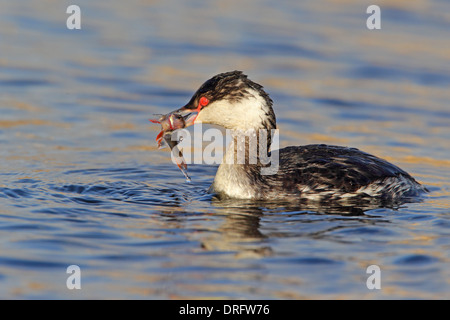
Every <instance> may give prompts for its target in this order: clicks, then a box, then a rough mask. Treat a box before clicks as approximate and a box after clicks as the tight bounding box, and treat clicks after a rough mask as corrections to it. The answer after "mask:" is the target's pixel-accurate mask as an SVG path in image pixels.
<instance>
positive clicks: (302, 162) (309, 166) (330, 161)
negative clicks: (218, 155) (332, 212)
mask: <svg viewBox="0 0 450 320" xmlns="http://www.w3.org/2000/svg"><path fill="white" fill-rule="evenodd" d="M272 104H273V102H272V100H271V99H270V97H269V95H268V94H267V93H266V92H265V91H264V90H263V87H262V86H261V85H259V84H257V83H255V82H253V81H251V80H249V79H248V78H247V76H246V75H244V74H243V73H242V72H240V71H232V72H227V73H221V74H218V75H216V76H214V77H213V78H211V79H209V80H208V81H206V82H205V83H204V84H203V85H202V86H201V87H200V88H199V89H198V90H197V92H196V93H195V94H194V95H193V97H192V98H191V100H190V101H189V103H188V104H186V105H185V106H184V107H182V108H181V109H179V110H176V111H174V113H176V114H177V115H178V116H182V117H183V118H184V120H185V121H184V124H183V125H185V126H189V125H193V124H195V123H199V122H203V123H209V124H216V125H220V126H222V127H225V128H226V129H230V130H231V131H232V133H233V134H232V135H233V140H232V143H231V145H230V146H229V147H228V148H227V152H226V155H225V156H224V161H223V163H222V164H220V166H219V168H218V170H217V174H216V177H215V179H214V182H213V184H212V186H211V188H210V190H211V191H212V192H214V193H216V194H218V195H219V196H222V197H229V198H238V199H258V200H274V199H292V200H294V199H302V200H317V201H322V200H346V199H353V198H355V199H358V198H377V199H385V200H399V199H402V198H405V197H411V196H416V195H419V194H420V193H422V192H425V191H426V189H425V188H424V187H422V186H421V185H420V184H419V183H418V182H417V181H416V180H415V179H414V178H413V177H411V176H410V175H409V174H408V173H407V172H405V171H403V170H402V169H400V168H398V167H397V166H395V165H393V164H391V163H389V162H387V161H386V160H383V159H380V158H378V157H375V156H373V155H370V154H368V153H365V152H363V151H360V150H358V149H355V148H347V147H339V146H329V145H323V144H321V145H307V146H299V147H287V148H283V149H280V150H272V151H270V145H271V143H270V142H271V137H272V131H273V130H274V129H276V118H275V113H274V111H273V108H272ZM249 131H253V132H254V135H255V136H257V137H261V135H260V134H261V132H263V131H264V132H266V137H267V139H260V138H257V140H256V141H257V146H258V150H260V149H261V150H263V151H265V153H266V154H267V153H270V158H271V159H272V161H273V160H274V159H275V160H276V162H277V166H276V170H272V171H269V173H267V172H265V171H264V170H266V169H267V168H268V167H270V166H271V163H267V162H264V161H262V160H263V159H261V158H260V153H259V152H257V153H256V154H253V160H254V161H251V160H250V159H251V158H252V155H250V154H249V153H250V151H247V153H246V154H245V157H244V161H243V162H242V161H241V162H237V161H235V160H236V158H237V157H238V149H239V148H238V147H237V145H238V144H237V142H236V141H237V140H239V139H244V141H246V142H245V144H244V145H245V146H246V147H247V149H248V145H249V142H248V140H245V139H248V132H249ZM246 137H247V138H246ZM266 140H267V141H266ZM233 160H234V161H233Z"/></svg>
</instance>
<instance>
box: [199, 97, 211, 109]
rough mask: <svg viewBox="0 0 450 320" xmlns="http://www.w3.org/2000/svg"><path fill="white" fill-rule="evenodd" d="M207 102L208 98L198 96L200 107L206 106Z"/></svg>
mask: <svg viewBox="0 0 450 320" xmlns="http://www.w3.org/2000/svg"><path fill="white" fill-rule="evenodd" d="M208 103H209V100H208V98H207V97H201V98H200V102H199V104H200V105H201V106H202V107H205V106H207V105H208Z"/></svg>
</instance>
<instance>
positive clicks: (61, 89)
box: [0, 0, 450, 299]
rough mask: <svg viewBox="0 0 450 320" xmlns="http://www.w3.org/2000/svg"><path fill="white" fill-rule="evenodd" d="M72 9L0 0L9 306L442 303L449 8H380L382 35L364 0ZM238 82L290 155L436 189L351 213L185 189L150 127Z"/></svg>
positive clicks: (3, 250)
mask: <svg viewBox="0 0 450 320" xmlns="http://www.w3.org/2000/svg"><path fill="white" fill-rule="evenodd" d="M70 4H72V3H69V2H68V1H59V2H58V4H55V3H54V2H53V1H40V2H39V3H34V4H33V3H30V2H29V1H11V2H9V3H4V4H2V10H1V14H0V43H1V50H0V90H1V95H0V156H1V161H0V297H1V298H10V299H36V298H44V299H56V298H82V299H89V298H137V299H180V298H194V299H197V298H225V299H303V298H308V299H310V298H318V299H324V298H333V299H334V298H357V299H360V298H371V299H381V298H384V299H385V298H388V299H403V298H419V299H420V298H431V299H442V298H445V299H448V298H450V274H449V271H448V265H449V261H450V256H449V252H450V250H449V249H450V241H449V239H450V237H449V234H450V216H449V213H450V182H449V181H450V179H449V178H450V173H449V172H450V160H449V159H450V151H449V148H448V141H449V140H450V125H449V124H450V109H449V105H448V104H449V101H450V90H449V85H450V42H449V41H448V39H449V38H450V34H449V30H450V15H449V13H450V6H449V4H448V2H447V1H439V0H434V1H415V2H414V3H405V2H403V1H385V2H381V3H380V6H381V9H382V29H381V30H375V31H369V30H368V29H367V28H366V19H367V17H368V15H367V14H366V13H365V11H366V8H367V6H369V5H370V4H372V3H369V2H367V3H365V1H362V2H361V1H346V2H345V3H342V4H341V3H340V4H337V3H336V2H334V1H315V2H313V3H300V2H298V1H278V2H276V5H275V3H272V2H269V1H246V2H245V3H243V2H242V1H220V2H214V3H208V4H206V3H204V2H198V1H190V2H185V1H184V2H183V1H127V2H123V1H108V2H107V3H104V4H103V3H102V4H100V3H92V2H89V1H78V2H77V4H78V5H79V6H80V7H81V12H82V29H81V30H68V29H67V28H66V19H67V17H68V15H67V14H66V13H65V11H66V8H67V6H69V5H70ZM235 69H237V70H243V71H245V73H247V74H249V76H250V78H251V79H253V80H254V81H256V82H258V83H261V84H263V85H264V87H265V89H266V90H267V91H268V92H269V93H270V95H271V97H272V99H273V100H274V102H275V111H276V114H277V121H278V126H279V129H280V145H281V147H284V146H288V145H302V144H311V143H328V144H338V145H346V146H352V147H357V148H360V149H362V150H364V151H367V152H370V153H373V154H376V155H378V156H380V157H382V158H385V159H387V160H389V161H391V162H393V163H395V164H397V165H398V166H400V167H401V168H403V169H405V170H406V171H408V172H409V173H411V174H412V175H413V176H414V177H416V178H417V180H419V181H420V182H422V183H423V184H424V185H426V186H427V188H429V189H430V191H431V192H430V194H429V195H428V196H426V197H425V198H424V199H423V200H422V201H420V202H417V203H408V204H404V205H402V206H400V207H394V208H370V209H369V208H359V207H357V206H355V207H353V208H347V209H346V210H341V209H339V208H333V207H318V208H305V207H301V206H298V205H296V204H295V203H278V202H273V203H263V202H245V201H244V202H242V201H232V200H227V201H219V200H217V199H215V198H214V197H213V196H212V195H210V194H208V193H207V192H206V189H207V188H208V187H209V185H210V184H211V182H212V179H213V178H214V175H215V171H216V167H215V166H206V165H192V166H190V167H189V172H190V175H191V177H192V183H190V184H188V183H186V182H185V181H184V178H183V175H182V174H181V173H180V171H179V170H178V168H177V167H176V166H175V165H174V164H173V163H172V162H171V161H170V158H169V153H168V151H167V149H163V150H158V149H157V146H156V142H155V141H154V139H155V137H156V135H157V133H158V131H159V128H158V126H155V125H151V124H150V123H149V122H148V119H149V118H154V114H161V113H166V112H168V111H171V110H174V109H175V108H178V107H180V106H182V105H184V104H185V103H186V102H187V101H188V100H189V99H190V96H191V94H192V93H193V92H194V91H195V90H196V89H197V88H198V86H199V85H200V84H201V83H202V82H203V81H205V80H206V79H208V78H210V77H211V76H213V75H214V74H217V73H219V72H224V71H229V70H235ZM72 264H75V265H78V266H79V267H80V268H81V272H82V278H81V281H82V282H81V283H82V289H81V290H68V289H67V287H66V280H67V277H68V276H69V275H68V274H67V273H66V268H67V267H68V266H69V265H72ZM374 264H375V265H378V266H379V267H380V269H381V272H382V278H381V279H382V280H381V289H380V290H369V289H368V288H367V286H366V280H367V278H368V276H369V275H368V274H367V273H366V269H367V267H368V266H370V265H374Z"/></svg>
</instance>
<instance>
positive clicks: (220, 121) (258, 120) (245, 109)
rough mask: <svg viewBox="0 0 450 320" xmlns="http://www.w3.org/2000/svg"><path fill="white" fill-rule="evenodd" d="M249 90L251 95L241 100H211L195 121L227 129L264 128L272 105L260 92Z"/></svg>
mask: <svg viewBox="0 0 450 320" xmlns="http://www.w3.org/2000/svg"><path fill="white" fill-rule="evenodd" d="M248 91H249V95H248V96H247V97H246V98H243V99H242V100H240V101H239V102H230V101H228V100H226V99H224V100H219V101H215V102H211V103H210V104H209V105H208V106H206V107H204V108H203V109H202V110H201V111H200V113H199V115H198V117H197V119H196V120H195V122H196V123H199V122H203V123H209V124H216V125H219V126H222V127H225V128H227V129H239V130H246V129H261V128H264V125H263V123H264V120H265V119H266V118H267V114H268V112H269V111H270V107H269V106H267V103H266V101H265V99H264V98H263V97H261V95H260V94H259V93H258V92H256V91H255V90H248Z"/></svg>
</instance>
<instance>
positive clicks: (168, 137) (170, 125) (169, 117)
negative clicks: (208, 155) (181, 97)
mask: <svg viewBox="0 0 450 320" xmlns="http://www.w3.org/2000/svg"><path fill="white" fill-rule="evenodd" d="M150 122H153V123H159V124H161V132H160V133H159V134H158V136H157V137H156V141H157V142H158V147H159V148H160V149H162V148H164V147H165V146H166V145H169V147H170V150H171V152H172V155H173V157H174V158H175V161H176V163H177V166H178V168H180V170H181V172H182V173H183V174H184V176H185V177H186V181H188V182H190V181H191V178H190V177H189V175H188V173H187V164H186V161H185V160H184V157H183V153H182V152H181V151H180V150H179V149H178V147H177V145H178V144H179V143H180V142H181V141H182V140H179V141H175V140H172V134H173V132H174V131H175V130H177V129H182V128H185V127H186V123H185V120H184V118H183V116H181V115H180V114H178V113H176V112H172V113H168V114H166V115H163V116H161V117H160V118H159V119H158V120H150Z"/></svg>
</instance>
